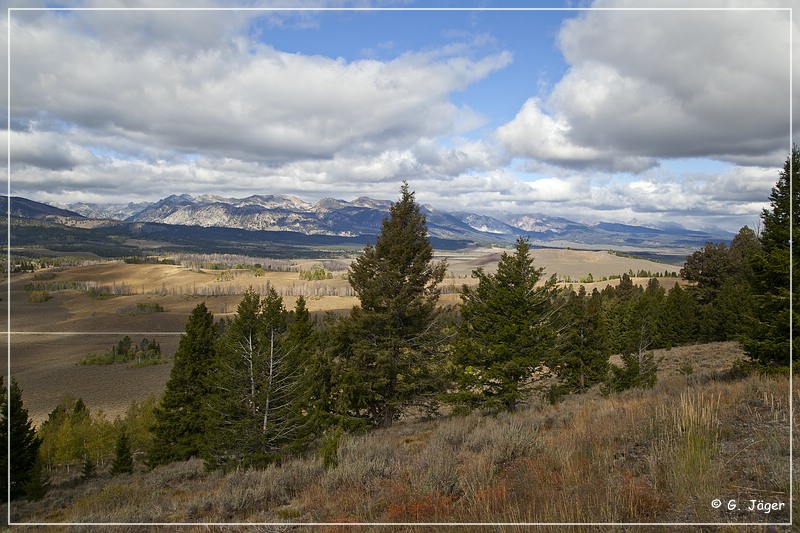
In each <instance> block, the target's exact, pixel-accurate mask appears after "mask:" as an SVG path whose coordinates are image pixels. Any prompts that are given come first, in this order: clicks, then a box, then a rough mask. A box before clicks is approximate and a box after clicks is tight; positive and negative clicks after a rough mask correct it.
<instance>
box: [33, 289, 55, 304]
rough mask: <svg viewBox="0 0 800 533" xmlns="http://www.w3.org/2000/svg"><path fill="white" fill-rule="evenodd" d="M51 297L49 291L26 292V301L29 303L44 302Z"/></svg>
mask: <svg viewBox="0 0 800 533" xmlns="http://www.w3.org/2000/svg"><path fill="white" fill-rule="evenodd" d="M50 298H51V296H50V293H48V292H47V291H36V290H34V291H31V292H29V293H28V301H29V302H31V303H41V302H46V301H47V300H49V299H50Z"/></svg>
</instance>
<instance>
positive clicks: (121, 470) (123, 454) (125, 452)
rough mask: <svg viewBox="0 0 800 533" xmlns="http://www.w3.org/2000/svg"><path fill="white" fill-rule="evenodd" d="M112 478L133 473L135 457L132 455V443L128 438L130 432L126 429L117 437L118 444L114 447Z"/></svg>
mask: <svg viewBox="0 0 800 533" xmlns="http://www.w3.org/2000/svg"><path fill="white" fill-rule="evenodd" d="M109 472H111V475H112V476H118V475H120V474H130V473H131V472H133V455H132V454H131V441H130V438H129V437H128V432H127V431H125V430H124V429H123V430H122V431H121V432H120V434H119V436H118V437H117V443H116V445H115V447H114V461H113V462H112V463H111V470H109Z"/></svg>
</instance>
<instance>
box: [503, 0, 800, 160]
mask: <svg viewBox="0 0 800 533" xmlns="http://www.w3.org/2000/svg"><path fill="white" fill-rule="evenodd" d="M748 5H749V6H752V5H753V4H752V3H749V4H748ZM772 5H778V4H772ZM594 6H596V7H604V8H606V7H633V8H640V7H643V5H642V4H641V3H640V2H636V3H631V2H625V1H623V0H607V1H598V2H596V3H595V4H594ZM693 7H694V5H693ZM788 25H789V14H788V12H787V11H785V10H783V11H707V12H706V11H679V10H678V11H656V12H652V11H641V10H636V9H634V10H629V11H588V12H583V13H582V14H580V15H579V16H577V17H574V18H572V19H569V20H567V21H565V22H564V23H563V24H562V27H561V31H560V33H559V36H558V45H559V48H560V49H561V51H562V52H563V54H564V58H565V60H566V61H567V63H568V64H569V65H570V68H569V71H568V72H567V74H566V75H565V76H564V77H563V78H562V79H561V80H560V81H559V82H558V83H557V84H556V85H555V86H554V87H553V89H552V91H551V92H550V94H548V95H547V96H546V98H544V99H537V98H532V99H530V100H528V101H527V102H526V103H525V105H524V106H523V107H522V108H521V109H520V111H519V112H518V114H517V116H516V117H515V118H514V119H513V120H512V121H510V122H509V123H507V124H505V125H504V126H502V127H500V128H499V129H498V131H497V137H498V139H499V141H500V142H501V143H502V144H503V146H504V147H505V148H506V149H507V150H508V151H509V152H510V153H511V154H512V155H514V156H521V157H528V158H534V159H537V160H541V161H544V162H548V163H552V164H559V165H562V166H568V167H579V168H595V169H604V170H609V171H629V172H641V171H644V170H646V169H648V168H652V167H653V166H655V165H656V164H657V163H656V162H657V160H658V159H659V158H678V157H706V158H715V159H719V160H723V161H730V162H734V163H747V164H774V162H775V161H779V160H780V159H781V158H782V157H783V154H785V152H786V148H787V146H788V136H789V99H790V95H789V57H790V56H789V26H788ZM794 31H795V33H797V30H796V27H795V29H794ZM797 40H798V39H795V41H797ZM795 46H797V45H796V44H795Z"/></svg>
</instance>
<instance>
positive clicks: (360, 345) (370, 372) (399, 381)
mask: <svg viewBox="0 0 800 533" xmlns="http://www.w3.org/2000/svg"><path fill="white" fill-rule="evenodd" d="M446 269H447V265H446V263H444V262H439V263H434V262H433V248H432V246H431V244H430V241H429V239H428V230H427V227H426V220H425V216H424V215H423V214H422V213H421V212H420V208H419V206H418V205H417V204H416V203H415V201H414V193H413V192H411V191H409V188H408V184H406V183H404V184H403V186H402V187H401V197H400V200H399V201H398V202H396V203H395V204H393V205H392V207H391V209H390V212H389V217H388V218H386V219H384V220H383V225H382V227H381V233H380V235H379V236H378V238H377V240H376V243H375V245H374V246H372V245H370V246H367V247H366V248H365V249H364V253H363V254H362V255H361V256H360V257H359V258H358V259H356V261H354V262H353V263H352V265H351V266H350V271H349V281H350V284H351V286H352V287H353V289H354V290H355V292H356V295H357V296H358V298H359V300H360V302H361V305H360V307H355V308H353V310H352V311H351V313H350V317H349V323H348V324H347V325H346V326H343V330H342V331H341V333H342V336H341V337H340V339H341V346H342V348H343V350H342V351H341V352H339V353H338V354H337V356H336V359H337V366H336V377H335V378H334V379H337V380H338V381H337V387H338V389H339V393H338V397H337V404H338V408H339V409H340V410H341V411H343V412H344V414H346V415H349V416H353V417H356V418H362V419H366V420H368V421H369V423H371V424H373V425H376V426H389V425H391V424H392V422H393V421H394V420H395V419H396V418H397V417H398V416H399V415H400V413H401V412H402V411H403V409H404V408H406V407H408V406H409V405H412V404H414V403H419V402H422V401H425V400H426V399H427V400H430V399H431V398H432V397H433V395H434V394H435V392H437V391H436V388H437V386H438V382H437V381H436V377H437V376H434V375H433V374H432V372H431V369H432V363H433V361H434V360H435V358H436V357H438V353H437V342H438V335H437V332H438V330H437V326H438V324H439V322H438V318H439V312H438V311H437V309H436V302H437V300H438V298H439V292H440V291H439V288H438V287H437V285H438V284H439V283H440V282H441V281H442V279H443V278H444V275H445V272H446Z"/></svg>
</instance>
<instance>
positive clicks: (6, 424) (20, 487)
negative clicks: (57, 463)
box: [0, 378, 47, 500]
mask: <svg viewBox="0 0 800 533" xmlns="http://www.w3.org/2000/svg"><path fill="white" fill-rule="evenodd" d="M0 389H2V394H3V405H2V414H1V415H0V417H1V418H2V434H1V435H0V439H2V443H3V444H2V446H0V448H2V452H1V453H2V466H3V476H2V477H3V480H4V481H3V485H4V486H3V489H4V494H5V493H7V491H8V489H9V487H7V486H6V485H5V483H6V481H5V480H6V479H8V478H6V475H5V472H7V468H8V464H9V461H10V463H11V478H10V480H11V486H10V492H11V499H12V500H13V499H17V498H20V497H26V498H28V499H39V498H40V497H41V496H42V495H43V493H44V491H45V490H46V488H47V487H46V483H47V480H46V479H45V478H44V475H43V472H42V462H41V461H40V460H39V448H40V447H41V445H42V440H41V438H39V437H38V436H37V435H36V430H35V429H34V428H33V422H32V421H31V419H30V418H28V410H27V409H26V408H25V406H24V405H23V402H22V390H21V389H20V388H19V384H18V383H17V380H16V379H14V378H12V379H11V386H10V387H9V388H8V391H6V388H5V386H4V384H3V381H2V378H0ZM9 411H10V414H11V417H10V418H9ZM9 438H10V440H11V456H10V457H8V456H7V449H8V448H7V446H6V443H7V442H8V440H9Z"/></svg>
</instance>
